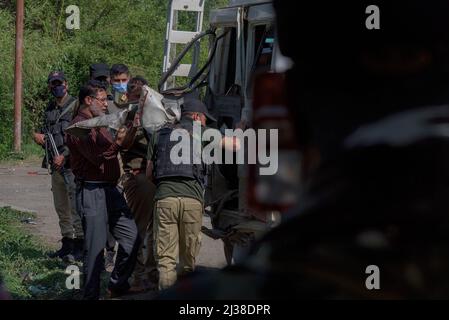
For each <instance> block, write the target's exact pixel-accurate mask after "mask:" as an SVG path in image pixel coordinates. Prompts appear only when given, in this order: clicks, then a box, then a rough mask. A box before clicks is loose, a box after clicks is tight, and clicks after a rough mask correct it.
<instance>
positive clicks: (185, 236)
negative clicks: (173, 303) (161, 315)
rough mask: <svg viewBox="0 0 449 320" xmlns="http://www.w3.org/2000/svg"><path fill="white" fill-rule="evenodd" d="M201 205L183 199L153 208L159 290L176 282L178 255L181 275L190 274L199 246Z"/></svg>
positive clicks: (163, 200)
mask: <svg viewBox="0 0 449 320" xmlns="http://www.w3.org/2000/svg"><path fill="white" fill-rule="evenodd" d="M202 218H203V205H202V203H201V202H200V201H198V200H196V199H191V198H183V197H176V198H175V197H168V198H164V199H161V200H159V201H157V202H156V204H155V208H154V245H155V249H154V250H155V253H156V262H157V269H158V271H159V290H163V289H166V288H168V287H170V286H172V285H173V284H174V283H175V282H176V279H177V272H176V261H177V258H178V255H179V263H180V269H181V272H182V273H187V272H192V271H193V270H194V269H195V261H196V257H197V256H198V253H199V250H200V246H201V225H202Z"/></svg>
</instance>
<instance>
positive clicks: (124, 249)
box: [67, 80, 140, 299]
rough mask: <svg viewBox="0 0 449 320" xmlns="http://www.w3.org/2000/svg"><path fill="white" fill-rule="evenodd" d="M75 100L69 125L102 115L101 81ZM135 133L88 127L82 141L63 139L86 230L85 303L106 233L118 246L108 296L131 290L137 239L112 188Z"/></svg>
mask: <svg viewBox="0 0 449 320" xmlns="http://www.w3.org/2000/svg"><path fill="white" fill-rule="evenodd" d="M79 101H80V104H81V107H80V109H79V111H78V114H77V115H76V117H75V118H74V119H73V121H72V124H74V123H77V122H80V121H83V120H87V119H91V118H94V117H98V116H101V115H103V114H105V113H106V110H107V94H106V88H105V87H104V86H103V84H102V83H101V82H99V81H95V80H91V81H89V83H88V84H87V85H85V86H83V87H82V88H81V89H80V93H79ZM134 135H135V129H134V128H131V129H129V130H127V129H125V128H121V129H120V130H119V131H118V133H117V136H116V138H115V139H114V138H113V137H112V135H111V133H110V132H109V130H108V129H107V128H93V129H91V130H90V132H89V133H88V135H87V136H85V137H83V138H78V137H75V136H71V135H68V138H67V144H68V146H69V148H70V151H71V152H72V167H73V172H74V174H75V177H76V182H77V192H76V196H77V204H78V208H79V210H80V214H81V217H82V220H83V227H84V232H85V245H84V248H85V256H84V264H83V268H84V272H83V273H84V298H85V299H98V298H99V295H100V276H101V271H102V270H103V269H104V255H103V252H104V248H105V246H106V242H107V237H108V232H110V233H111V234H112V235H113V237H114V238H115V240H116V241H117V242H118V244H119V245H118V251H117V259H116V262H115V267H114V270H113V271H112V274H111V278H110V281H109V285H108V289H109V293H110V296H111V297H115V296H118V295H121V294H124V293H125V292H127V291H128V290H129V289H130V286H129V284H128V278H129V277H130V276H131V274H132V272H133V270H134V266H135V263H136V258H137V251H138V249H139V246H140V238H139V235H138V231H137V227H136V224H135V222H134V220H133V217H132V214H131V211H130V209H129V207H128V206H127V204H126V201H125V199H124V197H123V195H122V193H121V192H120V190H119V189H118V187H117V181H118V179H119V178H120V166H119V162H118V158H117V155H118V153H119V152H120V151H121V150H122V149H127V148H128V147H129V146H130V145H131V143H132V141H133V139H134Z"/></svg>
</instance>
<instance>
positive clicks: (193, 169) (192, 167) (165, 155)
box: [153, 122, 206, 186]
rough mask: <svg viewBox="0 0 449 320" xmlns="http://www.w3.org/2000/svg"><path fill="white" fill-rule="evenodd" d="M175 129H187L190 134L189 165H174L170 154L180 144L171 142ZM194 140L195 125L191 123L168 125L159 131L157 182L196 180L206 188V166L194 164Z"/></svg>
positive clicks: (156, 167)
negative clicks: (184, 179) (173, 179)
mask: <svg viewBox="0 0 449 320" xmlns="http://www.w3.org/2000/svg"><path fill="white" fill-rule="evenodd" d="M174 129H185V130H187V132H188V133H189V136H190V139H189V140H190V161H189V163H181V164H174V163H173V162H172V161H171V159H170V152H171V150H172V148H173V147H174V146H175V145H176V144H178V143H179V141H170V135H171V133H172V131H173V130H174ZM193 139H194V137H193V125H192V123H191V122H182V123H179V124H177V125H167V126H165V127H164V128H162V129H161V130H159V132H158V140H157V145H156V150H155V151H156V152H155V159H156V160H155V168H154V173H153V174H154V178H155V179H156V180H158V179H162V178H168V177H185V178H191V179H196V180H197V181H198V182H199V183H200V184H201V186H204V178H205V175H206V166H205V165H204V163H201V164H194V163H193V154H194V149H193ZM200 158H201V157H200Z"/></svg>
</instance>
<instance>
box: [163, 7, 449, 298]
mask: <svg viewBox="0 0 449 320" xmlns="http://www.w3.org/2000/svg"><path fill="white" fill-rule="evenodd" d="M296 3H297V2H296V1H282V0H277V1H275V2H274V5H275V9H276V13H277V17H278V19H277V21H278V22H277V26H278V34H279V39H280V47H281V50H282V52H283V54H284V55H287V56H289V57H291V58H292V59H293V60H294V62H295V66H294V67H293V68H292V69H291V70H289V71H288V73H287V81H288V95H289V103H290V107H291V111H292V112H293V113H294V115H295V119H296V126H295V127H296V128H297V137H298V139H299V141H300V143H301V151H302V152H303V154H304V157H305V159H306V160H307V158H308V157H309V156H310V155H311V154H315V155H318V157H315V158H316V159H318V158H319V159H320V160H319V163H313V165H311V166H309V167H306V168H305V169H306V170H309V172H307V173H308V174H307V175H306V176H308V177H309V178H308V179H307V180H306V181H303V183H304V187H305V188H304V189H305V190H304V192H303V194H301V195H300V199H299V207H298V208H296V209H294V210H292V212H290V213H289V214H288V215H286V216H284V218H283V223H282V224H281V225H280V226H279V227H278V228H276V229H274V230H273V231H272V232H270V233H269V234H268V235H267V236H266V237H265V238H264V239H263V240H262V241H261V242H259V243H258V245H257V246H256V248H253V249H254V250H253V253H252V254H250V255H249V257H248V258H247V259H246V261H245V262H244V263H242V264H239V265H235V266H232V267H229V268H227V269H225V270H223V271H221V272H219V273H217V274H210V275H205V276H197V277H192V278H190V279H188V280H185V281H184V282H181V283H179V284H178V285H177V286H176V287H175V288H173V289H172V290H171V291H167V292H165V293H164V294H163V295H162V297H165V298H176V299H178V298H186V297H188V298H190V299H194V298H202V299H239V298H245V299H252V298H278V299H284V298H319V299H338V298H349V299H352V298H374V299H384V298H388V299H389V298H393V299H394V298H449V278H448V277H447V274H446V273H447V270H448V268H449V251H448V250H447V248H448V239H447V237H448V235H449V224H448V222H449V202H448V201H447V199H449V141H448V138H449V104H448V102H449V72H448V71H449V69H448V66H449V54H448V53H449V2H447V1H442V0H441V1H440V0H437V1H433V2H432V3H431V4H430V3H426V2H424V1H416V0H415V1H407V2H403V1H394V2H393V1H390V2H388V3H384V2H382V1H378V2H377V6H378V7H379V9H380V29H379V30H368V29H367V28H366V27H365V20H366V18H367V17H368V16H369V14H366V13H365V9H366V7H367V6H368V5H370V4H371V3H368V2H366V1H359V2H358V3H357V4H354V3H353V2H342V1H339V2H338V3H335V2H333V4H327V3H326V4H322V3H316V4H311V3H304V2H301V7H300V8H296V7H295V4H296ZM298 165H299V164H298ZM307 168H309V169H307ZM311 168H315V169H313V170H312V169H311ZM371 265H375V266H377V267H378V271H379V272H380V273H379V275H380V277H379V280H380V282H379V284H380V289H378V290H376V289H372V290H369V289H368V288H370V286H369V285H370V283H372V282H371V279H370V278H369V277H370V276H371V275H374V273H372V272H367V267H368V266H371ZM367 284H368V286H367Z"/></svg>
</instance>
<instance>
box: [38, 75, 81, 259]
mask: <svg viewBox="0 0 449 320" xmlns="http://www.w3.org/2000/svg"><path fill="white" fill-rule="evenodd" d="M48 88H49V90H50V92H51V94H52V95H53V97H54V99H52V100H51V101H50V102H49V104H48V106H47V108H46V110H45V113H44V121H43V126H42V128H41V129H40V130H39V132H35V133H34V136H33V138H34V141H35V142H36V143H37V144H39V145H41V146H42V147H43V148H46V156H45V157H44V160H43V162H42V167H43V168H49V170H50V172H51V190H52V193H53V201H54V206H55V210H56V212H57V214H58V217H59V226H60V228H61V235H62V247H61V249H59V250H58V251H56V252H54V253H51V254H50V257H52V258H56V257H59V258H64V259H69V260H72V259H76V260H80V259H81V258H82V252H83V238H84V236H83V229H82V225H81V220H80V217H79V214H78V213H77V211H76V205H75V182H74V176H73V173H72V171H71V169H70V152H69V149H68V147H67V146H66V141H65V137H64V130H65V128H67V127H68V126H69V124H70V121H71V119H72V113H73V109H74V108H75V105H76V98H74V97H72V96H70V95H69V94H68V91H67V90H68V85H67V81H66V79H65V76H64V73H63V72H62V71H53V72H51V73H50V74H49V76H48ZM45 133H49V134H52V136H53V139H54V141H55V144H56V147H57V149H58V152H59V156H57V157H55V158H53V157H52V152H51V150H50V148H51V146H50V144H49V141H46V138H45Z"/></svg>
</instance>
